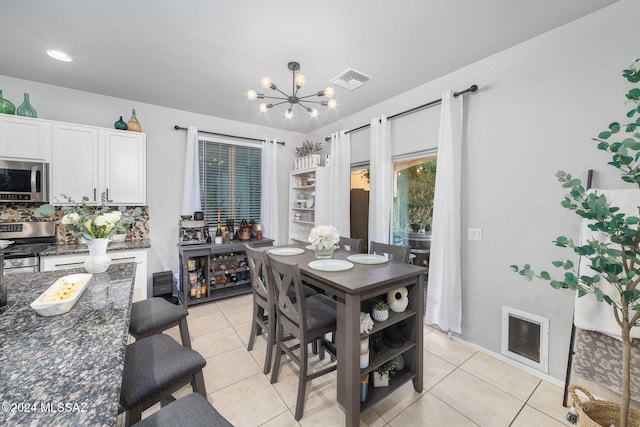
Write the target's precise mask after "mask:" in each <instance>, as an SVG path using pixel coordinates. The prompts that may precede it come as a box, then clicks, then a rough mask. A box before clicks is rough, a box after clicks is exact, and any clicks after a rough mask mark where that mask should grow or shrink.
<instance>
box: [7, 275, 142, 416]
mask: <svg viewBox="0 0 640 427" xmlns="http://www.w3.org/2000/svg"><path fill="white" fill-rule="evenodd" d="M75 273H85V271H84V269H73V270H65V271H52V272H46V273H33V274H18V275H14V276H7V277H5V283H6V284H7V287H8V300H9V301H15V302H16V303H15V305H14V306H13V307H12V308H11V309H9V310H7V311H6V312H4V313H3V314H2V315H0V405H1V410H0V425H11V426H23V425H56V426H79V425H91V426H98V425H100V426H107V425H115V422H116V417H117V414H118V401H119V397H120V384H121V380H122V369H123V363H124V353H125V346H126V344H127V337H128V327H129V313H130V309H131V301H132V295H133V283H134V278H135V274H136V264H135V263H126V264H116V265H111V266H110V267H109V269H108V270H107V271H106V272H104V273H101V274H94V275H93V277H92V278H91V281H90V282H89V284H88V286H87V288H86V290H85V291H84V293H83V294H82V296H81V297H80V298H79V299H78V301H77V303H76V304H75V306H74V307H73V308H72V309H71V311H69V312H68V313H66V314H61V315H58V316H52V317H42V316H40V315H38V314H37V313H36V312H35V311H34V310H33V309H31V307H30V304H31V302H33V301H34V300H35V299H36V298H37V297H38V296H39V295H40V294H41V293H42V292H44V291H45V290H46V289H47V288H48V287H49V286H50V285H51V284H53V283H54V282H55V281H56V280H57V279H58V278H60V277H62V276H64V275H67V274H75Z"/></svg>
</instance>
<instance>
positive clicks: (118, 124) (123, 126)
mask: <svg viewBox="0 0 640 427" xmlns="http://www.w3.org/2000/svg"><path fill="white" fill-rule="evenodd" d="M113 127H114V128H116V129H118V130H127V129H128V128H129V127H128V126H127V124H126V123H125V122H124V120H122V116H120V119H119V120H118V121H117V122H115V123H114V124H113Z"/></svg>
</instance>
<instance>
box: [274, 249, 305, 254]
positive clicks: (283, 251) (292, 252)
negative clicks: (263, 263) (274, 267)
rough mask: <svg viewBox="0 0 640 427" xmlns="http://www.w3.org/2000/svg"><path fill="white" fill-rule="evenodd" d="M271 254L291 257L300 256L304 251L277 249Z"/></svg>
mask: <svg viewBox="0 0 640 427" xmlns="http://www.w3.org/2000/svg"><path fill="white" fill-rule="evenodd" d="M269 253H270V254H274V255H282V256H291V255H300V254H302V253H304V249H300V248H275V249H271V250H270V251H269Z"/></svg>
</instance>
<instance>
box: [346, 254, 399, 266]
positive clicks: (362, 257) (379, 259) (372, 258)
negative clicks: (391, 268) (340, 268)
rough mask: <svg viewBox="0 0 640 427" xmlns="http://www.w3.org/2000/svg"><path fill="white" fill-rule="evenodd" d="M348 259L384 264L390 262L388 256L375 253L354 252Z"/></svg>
mask: <svg viewBox="0 0 640 427" xmlns="http://www.w3.org/2000/svg"><path fill="white" fill-rule="evenodd" d="M347 259H348V260H349V261H352V262H355V263H357V264H384V263H385V262H389V260H388V259H387V257H384V256H382V255H375V254H354V255H349V256H348V257H347Z"/></svg>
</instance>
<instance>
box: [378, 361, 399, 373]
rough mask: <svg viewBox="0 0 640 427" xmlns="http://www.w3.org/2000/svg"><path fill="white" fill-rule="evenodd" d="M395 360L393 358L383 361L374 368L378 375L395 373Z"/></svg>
mask: <svg viewBox="0 0 640 427" xmlns="http://www.w3.org/2000/svg"><path fill="white" fill-rule="evenodd" d="M397 365H398V364H397V362H396V360H395V359H391V360H389V361H387V362H384V363H383V364H382V365H380V366H378V367H377V368H376V372H377V373H378V374H380V375H385V374H389V376H392V375H393V374H395V373H396V366H397Z"/></svg>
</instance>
